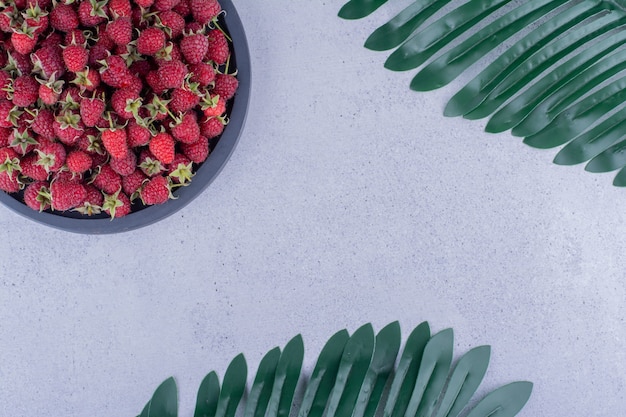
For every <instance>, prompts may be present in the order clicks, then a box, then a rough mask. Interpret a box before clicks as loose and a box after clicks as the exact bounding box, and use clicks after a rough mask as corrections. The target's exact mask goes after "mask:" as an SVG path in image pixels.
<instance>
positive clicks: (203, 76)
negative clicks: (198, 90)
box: [189, 62, 215, 87]
mask: <svg viewBox="0 0 626 417" xmlns="http://www.w3.org/2000/svg"><path fill="white" fill-rule="evenodd" d="M189 70H190V71H191V74H192V75H191V78H190V79H189V80H190V81H191V82H194V83H198V84H199V86H200V87H207V86H208V85H209V84H211V83H212V82H213V81H215V69H213V66H212V65H209V64H207V63H204V62H200V63H198V64H194V65H191V66H190V67H189Z"/></svg>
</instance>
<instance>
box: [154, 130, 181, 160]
mask: <svg viewBox="0 0 626 417" xmlns="http://www.w3.org/2000/svg"><path fill="white" fill-rule="evenodd" d="M175 146H176V142H175V141H174V138H173V137H172V136H171V135H170V134H169V133H166V132H160V133H157V134H156V135H155V136H154V137H153V138H152V139H151V140H150V143H149V144H148V149H150V152H152V154H153V155H154V156H155V157H156V158H157V159H158V160H159V161H161V163H163V164H165V165H167V164H169V163H171V162H172V161H173V160H174V154H175V151H174V148H175Z"/></svg>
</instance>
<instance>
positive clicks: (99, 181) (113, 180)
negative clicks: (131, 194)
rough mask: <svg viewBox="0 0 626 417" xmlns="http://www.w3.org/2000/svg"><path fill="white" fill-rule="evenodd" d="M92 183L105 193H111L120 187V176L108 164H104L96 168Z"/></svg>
mask: <svg viewBox="0 0 626 417" xmlns="http://www.w3.org/2000/svg"><path fill="white" fill-rule="evenodd" d="M92 184H93V185H94V186H95V187H96V188H98V189H99V190H102V191H104V192H105V193H107V194H113V193H115V192H117V191H118V190H119V189H120V188H122V177H120V175H119V174H118V173H117V172H115V171H113V168H111V166H110V165H109V164H104V165H102V166H100V168H99V169H97V170H96V173H95V175H94V177H93V182H92Z"/></svg>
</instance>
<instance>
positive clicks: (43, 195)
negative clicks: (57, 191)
mask: <svg viewBox="0 0 626 417" xmlns="http://www.w3.org/2000/svg"><path fill="white" fill-rule="evenodd" d="M49 187H50V184H48V183H47V182H46V181H35V182H33V183H31V184H29V185H28V186H27V187H26V189H25V190H24V203H26V205H27V206H28V207H30V208H32V209H33V210H37V211H44V210H48V209H49V208H50V189H49Z"/></svg>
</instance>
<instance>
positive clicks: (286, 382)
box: [267, 335, 304, 417]
mask: <svg viewBox="0 0 626 417" xmlns="http://www.w3.org/2000/svg"><path fill="white" fill-rule="evenodd" d="M303 358H304V345H303V343H302V336H300V335H298V336H296V337H294V338H293V339H291V340H290V341H289V343H287V346H285V350H284V351H283V353H282V355H280V360H279V361H278V366H277V367H276V376H275V378H274V387H273V389H272V395H271V397H270V401H269V404H268V407H267V415H268V416H269V417H289V412H290V411H291V402H292V400H293V393H294V391H295V390H296V385H297V383H298V378H299V377H300V370H301V369H302V359H303Z"/></svg>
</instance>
